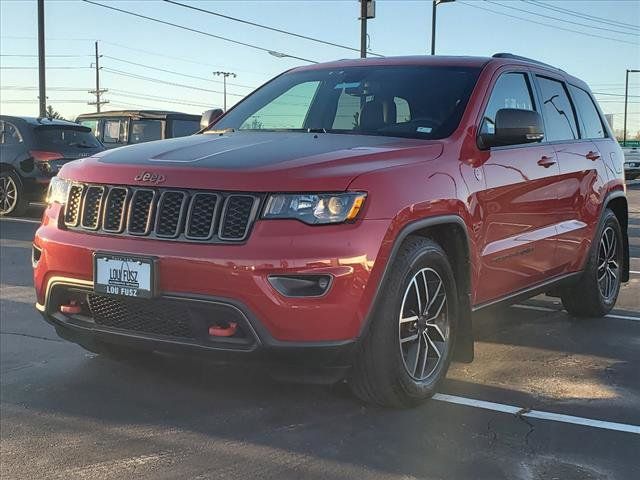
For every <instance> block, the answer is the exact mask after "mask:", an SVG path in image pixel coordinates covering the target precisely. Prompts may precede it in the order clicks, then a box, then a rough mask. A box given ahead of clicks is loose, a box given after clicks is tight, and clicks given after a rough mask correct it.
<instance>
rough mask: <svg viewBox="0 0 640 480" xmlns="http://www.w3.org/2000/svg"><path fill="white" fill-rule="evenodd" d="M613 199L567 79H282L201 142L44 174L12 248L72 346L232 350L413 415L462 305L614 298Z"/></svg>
mask: <svg viewBox="0 0 640 480" xmlns="http://www.w3.org/2000/svg"><path fill="white" fill-rule="evenodd" d="M625 191H626V190H625V184H624V172H623V155H622V151H621V149H620V147H619V146H618V144H617V143H616V141H615V139H614V137H613V135H612V133H611V130H610V128H609V127H608V126H607V123H606V122H605V121H604V120H603V115H602V113H601V111H600V109H599V108H598V105H597V103H596V102H595V101H594V99H593V96H592V94H591V93H590V91H589V88H588V87H587V85H586V84H585V83H584V82H582V81H580V80H578V79H577V78H574V77H572V76H570V75H568V74H567V73H565V72H564V71H562V70H560V69H558V68H554V67H551V66H549V65H545V64H543V63H540V62H537V61H535V60H530V59H526V58H523V57H517V56H514V55H511V54H496V55H494V56H493V57H492V58H471V57H403V58H375V59H365V60H341V61H336V62H332V63H325V64H317V65H313V66H306V67H301V68H295V69H293V70H290V71H288V72H286V73H284V74H282V75H280V76H278V77H276V78H275V79H273V80H272V81H270V82H269V83H267V84H265V85H264V86H262V87H261V88H259V89H258V90H256V91H255V92H253V93H252V94H251V95H249V96H248V97H247V98H245V99H244V100H243V101H241V102H240V103H238V104H237V105H236V106H235V107H234V108H233V109H231V110H230V111H228V112H227V113H225V114H224V115H223V116H222V117H219V118H218V119H217V120H215V121H214V122H213V123H212V124H211V125H210V126H209V127H208V128H207V129H205V130H204V131H202V132H200V134H197V135H193V136H190V137H184V138H176V139H171V140H165V141H158V142H150V143H146V144H141V145H133V146H128V147H123V148H119V149H116V150H111V151H106V152H101V153H98V154H96V155H94V156H92V157H89V158H86V159H82V160H78V161H75V162H72V163H69V164H67V165H65V166H64V167H63V168H62V170H61V171H60V173H59V175H58V176H57V177H56V178H55V180H54V181H53V182H52V183H51V186H50V189H49V195H48V207H47V209H46V211H45V213H44V216H43V221H42V226H41V227H40V228H39V229H38V231H37V233H36V237H35V240H34V245H33V266H34V279H35V287H36V291H37V301H38V304H37V308H38V309H39V310H40V311H41V312H42V313H43V315H44V318H45V319H46V320H47V321H48V322H50V323H51V324H52V325H53V326H54V327H55V328H56V331H57V332H58V334H59V335H60V336H61V337H63V338H65V339H68V340H71V341H73V342H76V343H78V344H80V345H82V346H83V347H85V348H87V349H89V350H91V351H94V352H99V353H108V354H114V353H127V352H131V351H134V350H145V351H156V352H168V353H171V352H173V353H182V354H187V355H192V354H201V355H204V356H205V357H209V358H216V359H222V360H224V361H242V360H248V359H253V360H254V361H257V362H259V363H262V364H265V365H269V366H270V369H271V371H272V372H274V373H275V374H277V375H293V376H295V377H296V378H300V377H302V378H303V379H306V380H310V379H312V378H313V379H314V380H317V379H318V378H319V379H320V380H323V381H337V380H339V379H347V381H348V382H349V383H350V385H351V387H352V389H353V391H354V393H355V394H356V395H357V396H358V397H360V398H361V399H364V400H365V401H369V402H373V403H376V404H380V405H390V406H406V405H412V404H415V403H417V402H419V401H420V400H423V399H425V398H428V397H429V396H431V395H433V393H434V392H435V391H436V389H437V387H438V384H439V382H440V380H442V379H443V377H444V376H445V374H446V372H447V368H448V367H449V364H450V362H451V360H452V359H453V358H456V359H459V360H462V361H470V360H471V359H472V357H473V335H472V328H471V314H472V312H474V311H476V310H479V309H482V308H485V307H487V306H490V305H494V304H497V303H510V302H515V301H517V300H519V299H522V298H524V297H531V296H533V295H537V294H539V293H548V294H550V295H554V296H559V297H560V298H561V299H562V302H563V305H564V306H565V308H566V309H567V311H568V312H569V313H570V314H571V315H573V316H576V317H598V316H602V315H604V314H606V313H607V312H608V311H609V310H610V309H611V308H612V307H613V305H614V304H615V302H616V299H617V296H618V292H619V289H620V285H621V283H622V282H625V281H627V280H628V270H629V255H628V249H629V248H628V239H627V200H626V197H625ZM283 366H284V367H286V368H284V369H283V368H281V367H283ZM280 372H282V373H280ZM318 376H319V377H318Z"/></svg>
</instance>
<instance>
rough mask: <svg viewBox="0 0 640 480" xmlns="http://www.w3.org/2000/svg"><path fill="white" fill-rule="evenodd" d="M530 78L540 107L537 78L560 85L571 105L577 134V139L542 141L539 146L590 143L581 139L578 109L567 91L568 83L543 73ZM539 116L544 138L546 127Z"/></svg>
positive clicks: (539, 90)
mask: <svg viewBox="0 0 640 480" xmlns="http://www.w3.org/2000/svg"><path fill="white" fill-rule="evenodd" d="M532 76H533V78H534V81H535V85H536V87H535V88H536V90H537V94H538V99H539V100H538V101H539V104H540V105H542V87H541V86H540V83H539V82H538V78H546V79H547V80H551V81H554V82H558V83H560V84H561V85H562V86H563V88H564V91H565V93H566V94H567V98H568V99H569V104H570V105H571V109H572V110H573V119H574V121H575V122H576V130H577V133H578V138H574V139H564V140H553V141H551V142H548V141H545V140H543V141H542V142H539V143H540V144H543V145H558V144H566V143H571V144H573V143H580V142H583V141H590V140H589V139H587V138H582V126H581V124H580V119H579V118H578V109H577V108H576V105H575V102H574V101H573V97H572V96H571V92H570V89H569V82H567V81H566V80H565V79H564V78H563V77H558V76H554V75H552V74H550V73H548V72H546V71H545V72H544V73H534V72H532ZM540 115H542V122H543V124H544V126H545V138H546V136H547V126H546V123H545V120H544V114H543V113H542V112H540Z"/></svg>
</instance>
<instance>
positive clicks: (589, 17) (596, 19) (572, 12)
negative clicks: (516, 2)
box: [521, 0, 640, 30]
mask: <svg viewBox="0 0 640 480" xmlns="http://www.w3.org/2000/svg"><path fill="white" fill-rule="evenodd" d="M521 1H522V2H525V3H530V4H532V5H535V6H537V7H540V8H546V9H548V10H555V11H556V12H560V13H565V14H569V15H572V16H574V17H579V18H583V19H585V20H590V21H593V22H598V23H605V24H607V25H612V26H614V27H623V28H631V29H634V30H640V27H639V26H637V25H633V24H630V23H623V22H618V21H616V20H612V19H609V18H602V17H596V16H594V15H588V14H586V13H582V12H577V11H575V10H569V9H567V8H560V7H556V6H555V5H554V6H551V5H546V4H544V3H542V2H536V1H532V0H521Z"/></svg>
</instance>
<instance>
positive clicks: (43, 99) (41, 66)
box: [38, 0, 47, 118]
mask: <svg viewBox="0 0 640 480" xmlns="http://www.w3.org/2000/svg"><path fill="white" fill-rule="evenodd" d="M44 52H45V50H44V0H38V89H39V96H38V104H39V107H40V113H39V115H38V116H39V117H41V118H44V117H46V116H47V87H46V75H45V62H44V55H45V53H44Z"/></svg>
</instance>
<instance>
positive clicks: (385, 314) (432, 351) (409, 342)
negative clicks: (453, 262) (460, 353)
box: [349, 237, 458, 407]
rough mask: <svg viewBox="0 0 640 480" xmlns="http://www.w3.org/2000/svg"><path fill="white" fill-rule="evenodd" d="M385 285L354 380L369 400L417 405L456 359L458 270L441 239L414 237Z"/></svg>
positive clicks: (355, 389)
mask: <svg viewBox="0 0 640 480" xmlns="http://www.w3.org/2000/svg"><path fill="white" fill-rule="evenodd" d="M383 288H384V290H383V291H384V292H385V293H384V296H385V297H384V299H382V301H380V302H379V304H378V305H377V306H376V309H375V311H374V312H373V317H372V320H371V325H370V328H369V331H368V333H367V335H366V337H365V338H364V339H363V341H362V344H361V346H360V350H359V352H358V356H357V359H356V362H355V365H354V368H353V370H352V374H351V376H350V379H349V383H350V385H351V388H352V390H353V392H354V393H355V395H356V396H358V397H359V398H360V399H362V400H364V401H366V402H369V403H375V404H378V405H382V406H389V407H407V406H412V405H416V404H418V403H420V402H421V401H423V400H425V399H427V398H430V397H431V396H432V395H433V394H434V393H435V392H436V389H437V387H438V385H439V383H440V381H441V380H442V379H443V378H444V376H445V375H446V372H447V369H448V368H449V364H450V362H451V355H452V352H453V345H454V341H455V333H456V326H457V323H456V320H457V311H458V307H457V303H456V300H455V299H456V298H457V293H456V285H455V280H454V277H453V271H452V269H451V266H450V264H449V261H448V259H447V256H446V254H445V253H444V251H443V250H442V248H441V247H440V246H439V245H438V244H437V243H435V242H433V241H432V240H429V239H425V238H421V237H410V238H409V239H408V240H407V241H405V243H404V244H403V246H402V247H401V250H400V252H399V253H398V257H397V259H396V260H395V262H394V264H393V267H392V270H391V272H390V275H389V277H388V280H387V282H386V283H385V285H384V287H383Z"/></svg>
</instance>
